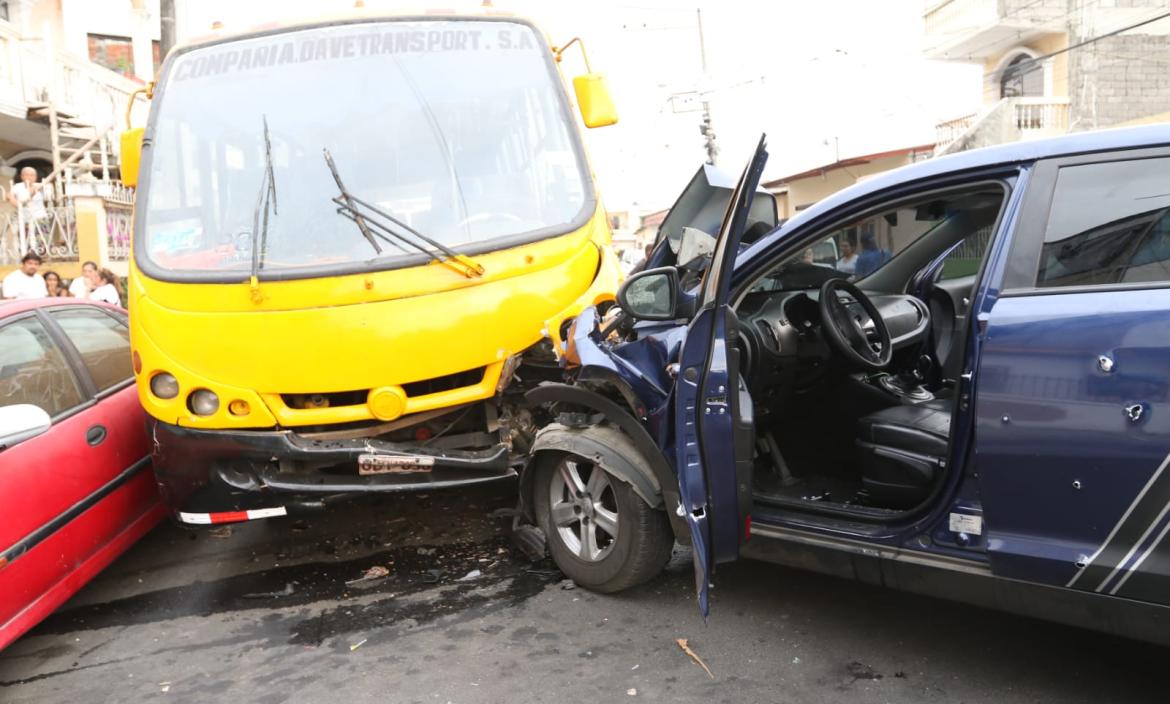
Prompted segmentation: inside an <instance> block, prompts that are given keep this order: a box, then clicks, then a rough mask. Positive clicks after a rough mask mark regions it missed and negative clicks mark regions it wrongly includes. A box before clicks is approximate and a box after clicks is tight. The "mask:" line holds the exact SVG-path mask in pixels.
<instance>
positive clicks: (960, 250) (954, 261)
mask: <svg viewBox="0 0 1170 704" xmlns="http://www.w3.org/2000/svg"><path fill="white" fill-rule="evenodd" d="M993 230H994V228H993V226H991V225H988V226H987V227H981V228H979V229H978V230H976V231H975V232H974V233H972V234H971V235H970V236H969V237H967V238H966V239H964V240H963V241H962V242H960V243H959V246H957V247H955V248H954V249H952V250H951V251H950V252H947V256H946V257H945V258H944V259H943V266H942V271H940V272H939V275H938V280H939V281H950V280H952V279H961V278H963V277H965V276H974V275H975V274H978V273H979V266H980V265H981V264H982V263H983V255H984V254H986V253H987V245H989V244H991V234H992V232H993Z"/></svg>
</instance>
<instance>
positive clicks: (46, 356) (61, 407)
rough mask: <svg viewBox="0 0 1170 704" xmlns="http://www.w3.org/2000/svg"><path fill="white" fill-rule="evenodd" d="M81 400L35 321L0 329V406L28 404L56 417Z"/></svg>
mask: <svg viewBox="0 0 1170 704" xmlns="http://www.w3.org/2000/svg"><path fill="white" fill-rule="evenodd" d="M81 401H82V396H81V389H80V387H79V386H78V385H77V378H76V377H75V376H74V375H73V370H72V369H70V368H69V364H68V363H67V362H66V361H65V356H64V355H63V354H62V353H61V350H60V349H59V348H58V347H57V345H56V344H54V343H53V339H52V338H51V337H49V332H48V331H47V330H46V329H45V326H44V325H42V324H41V322H40V321H39V320H37V319H36V318H35V317H31V316H30V317H28V318H22V319H20V320H16V321H13V322H11V323H8V324H7V325H4V326H3V327H0V403H3V404H4V405H15V404H19V403H30V404H32V405H34V406H40V407H41V408H43V409H44V410H45V412H46V413H48V414H49V415H51V416H56V415H57V414H59V413H62V412H64V411H67V410H69V409H70V408H73V407H74V406H77V405H79V404H80V403H81Z"/></svg>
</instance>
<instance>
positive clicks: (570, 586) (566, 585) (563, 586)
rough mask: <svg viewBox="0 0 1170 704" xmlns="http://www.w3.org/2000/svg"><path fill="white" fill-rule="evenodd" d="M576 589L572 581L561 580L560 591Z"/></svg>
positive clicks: (575, 584)
mask: <svg viewBox="0 0 1170 704" xmlns="http://www.w3.org/2000/svg"><path fill="white" fill-rule="evenodd" d="M576 588H577V583H576V582H574V581H573V580H571V579H562V580H561V589H576Z"/></svg>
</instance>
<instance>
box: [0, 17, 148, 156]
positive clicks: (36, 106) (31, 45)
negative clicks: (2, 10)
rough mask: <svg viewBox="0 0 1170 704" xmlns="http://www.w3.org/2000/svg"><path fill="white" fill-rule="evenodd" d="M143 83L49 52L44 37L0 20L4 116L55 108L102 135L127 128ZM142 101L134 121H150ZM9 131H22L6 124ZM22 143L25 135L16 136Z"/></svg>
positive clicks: (0, 84)
mask: <svg viewBox="0 0 1170 704" xmlns="http://www.w3.org/2000/svg"><path fill="white" fill-rule="evenodd" d="M141 87H142V84H140V83H139V82H137V81H134V80H131V79H129V78H126V77H124V76H122V75H120V74H117V73H114V72H113V71H110V70H108V69H105V68H103V67H101V66H98V65H97V64H94V63H91V62H90V61H89V60H87V59H85V58H83V57H80V56H75V55H73V54H70V53H67V52H63V51H54V50H51V49H49V48H48V46H47V44H46V42H45V41H44V39H42V38H40V37H30V36H24V35H22V34H20V32H18V31H17V30H16V28H15V27H13V26H12V25H10V24H8V23H6V22H0V116H8V117H14V118H18V119H21V120H25V119H27V118H28V117H30V115H32V114H35V113H36V112H37V111H43V110H45V109H46V108H48V106H50V105H51V106H52V107H53V108H54V109H55V110H57V111H58V112H60V113H64V114H68V115H71V116H73V117H74V118H76V119H77V120H79V121H81V122H84V123H87V124H89V125H91V126H93V127H94V128H95V129H96V130H98V131H102V130H106V129H110V128H115V129H116V128H120V127H121V126H122V125H123V124H124V120H125V115H126V106H127V104H128V102H129V100H130V95H131V94H132V93H133V92H134V91H135V90H137V89H138V88H141ZM146 113H147V105H146V101H145V100H138V101H137V102H136V103H135V107H134V118H135V119H136V120H137V121H138V123H139V124H141V123H142V122H144V121H145V119H146ZM4 124H5V127H6V130H5V131H10V130H9V129H7V128H12V129H16V130H19V127H17V126H14V125H12V123H11V122H7V123H4ZM14 136H16V137H17V138H18V139H19V138H20V137H21V136H22V135H20V134H16V135H14Z"/></svg>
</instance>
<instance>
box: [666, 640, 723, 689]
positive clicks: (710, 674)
mask: <svg viewBox="0 0 1170 704" xmlns="http://www.w3.org/2000/svg"><path fill="white" fill-rule="evenodd" d="M674 642H675V643H677V644H678V647H679V648H681V649H682V651H683V652H684V653H686V654H687V656H688V657H689V658H690V659H691V660H694V661H695V662H696V663H697V664H698V665H699V667H702V668H703V669H704V670H706V671H707V676H708V677H710V678H711V679H715V673H714V672H711V668H709V667H707V663H705V662H703V658H701V657H699V655H698V654H697V653H696V652H695V651H693V650H691V646H689V645H687V642H688V641H687V639H686V638H675V639H674Z"/></svg>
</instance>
